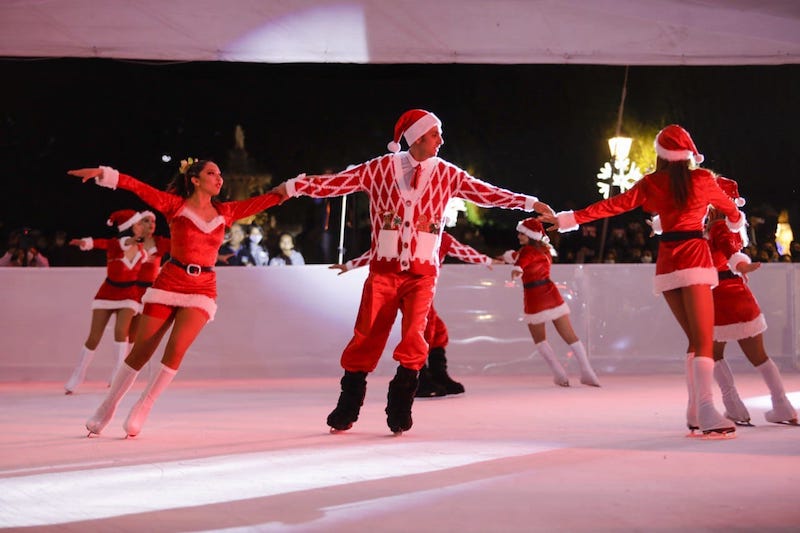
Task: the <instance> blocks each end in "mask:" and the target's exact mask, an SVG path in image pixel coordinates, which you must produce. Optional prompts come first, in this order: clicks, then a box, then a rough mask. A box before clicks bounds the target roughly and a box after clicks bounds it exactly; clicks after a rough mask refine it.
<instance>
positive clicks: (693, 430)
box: [686, 426, 703, 439]
mask: <svg viewBox="0 0 800 533" xmlns="http://www.w3.org/2000/svg"><path fill="white" fill-rule="evenodd" d="M686 436H687V437H688V438H691V439H696V438H699V437H702V436H703V433H702V432H701V431H700V428H698V427H693V426H689V433H687V434H686Z"/></svg>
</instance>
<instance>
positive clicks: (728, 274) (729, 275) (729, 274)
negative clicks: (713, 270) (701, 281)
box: [719, 270, 739, 281]
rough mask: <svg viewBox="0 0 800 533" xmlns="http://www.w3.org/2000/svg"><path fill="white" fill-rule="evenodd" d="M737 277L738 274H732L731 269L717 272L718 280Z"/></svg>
mask: <svg viewBox="0 0 800 533" xmlns="http://www.w3.org/2000/svg"><path fill="white" fill-rule="evenodd" d="M737 277H739V276H737V275H736V274H734V273H733V271H732V270H723V271H722V272H720V273H719V280H720V281H722V280H724V279H734V278H737Z"/></svg>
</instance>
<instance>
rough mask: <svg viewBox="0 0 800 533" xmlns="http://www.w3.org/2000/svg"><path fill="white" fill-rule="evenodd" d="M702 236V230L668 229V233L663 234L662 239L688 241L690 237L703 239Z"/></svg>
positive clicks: (665, 240)
mask: <svg viewBox="0 0 800 533" xmlns="http://www.w3.org/2000/svg"><path fill="white" fill-rule="evenodd" d="M702 238H703V232H702V231H668V232H666V233H662V234H661V240H662V241H663V242H677V241H688V240H690V239H702Z"/></svg>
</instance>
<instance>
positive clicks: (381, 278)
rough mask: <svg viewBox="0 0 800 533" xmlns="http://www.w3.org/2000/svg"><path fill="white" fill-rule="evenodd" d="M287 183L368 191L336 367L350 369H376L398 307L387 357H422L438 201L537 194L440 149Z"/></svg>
mask: <svg viewBox="0 0 800 533" xmlns="http://www.w3.org/2000/svg"><path fill="white" fill-rule="evenodd" d="M426 131H427V130H426ZM412 142H413V141H412ZM417 165H419V166H420V167H421V168H420V173H419V176H418V179H417V183H416V185H417V186H416V187H412V186H411V184H412V175H413V174H414V173H415V167H417ZM286 190H287V192H288V194H289V196H298V195H307V196H312V197H315V198H326V197H331V196H342V195H345V194H350V193H354V192H359V191H364V192H366V193H367V195H368V196H369V200H370V219H371V222H372V239H371V241H372V247H371V249H370V252H369V257H370V274H369V276H368V277H367V281H366V282H365V285H364V293H363V295H362V300H361V306H360V308H359V314H358V317H357V319H356V326H355V331H354V337H353V339H352V340H351V341H350V344H348V346H347V348H345V350H344V353H343V354H342V367H343V368H344V369H345V370H348V371H352V372H359V371H363V372H372V371H373V370H374V369H375V367H376V366H377V363H378V360H379V358H380V355H381V353H382V352H383V349H384V347H385V345H386V340H387V339H388V336H389V332H390V330H391V326H392V324H393V322H394V320H395V317H396V315H397V310H398V309H401V310H402V311H403V331H402V339H401V341H400V344H398V346H397V348H396V349H395V352H394V358H395V359H396V360H397V361H398V362H400V363H401V365H402V366H404V367H406V368H408V369H411V370H419V369H420V368H421V367H422V366H423V365H424V364H425V361H426V359H427V357H428V346H427V343H426V342H425V340H424V330H425V321H426V319H427V315H428V311H429V308H430V305H431V301H432V299H433V292H434V287H435V284H436V277H437V275H438V271H439V249H440V240H441V234H442V229H441V228H442V226H443V218H444V213H445V208H446V206H447V204H448V202H449V201H450V199H451V198H453V197H459V198H463V199H465V200H468V201H470V202H473V203H475V204H478V205H481V206H495V207H504V208H507V209H525V210H527V211H532V210H533V206H534V203H535V202H536V201H537V199H536V198H535V197H532V196H526V195H523V194H516V193H513V192H511V191H507V190H505V189H501V188H499V187H495V186H493V185H490V184H488V183H485V182H483V181H481V180H479V179H477V178H474V177H472V176H471V175H469V174H468V173H467V172H465V171H464V170H462V169H460V168H458V167H457V166H455V165H453V164H451V163H448V162H447V161H445V160H443V159H440V158H439V157H430V158H428V159H426V160H424V161H421V162H418V161H416V160H414V158H413V157H411V154H410V153H408V152H399V153H391V154H386V155H383V156H380V157H377V158H375V159H372V160H370V161H367V162H366V163H363V164H361V165H358V166H356V167H354V168H352V169H350V170H346V171H344V172H341V173H339V174H334V175H329V176H306V175H301V176H298V177H297V178H295V179H292V180H289V181H288V182H287V184H286Z"/></svg>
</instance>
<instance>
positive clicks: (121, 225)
mask: <svg viewBox="0 0 800 533" xmlns="http://www.w3.org/2000/svg"><path fill="white" fill-rule="evenodd" d="M141 219H142V214H141V213H137V212H136V211H134V210H133V209H120V210H119V211H114V212H113V213H111V215H110V216H109V217H108V220H107V221H106V224H108V225H109V226H117V230H118V231H125V230H126V229H128V228H130V227H131V226H133V225H134V224H136V223H137V222H139V221H140V220H141Z"/></svg>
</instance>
